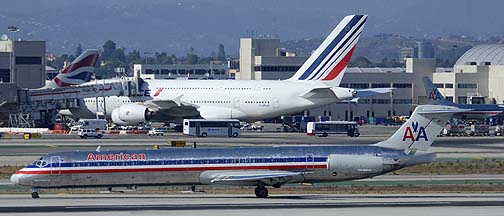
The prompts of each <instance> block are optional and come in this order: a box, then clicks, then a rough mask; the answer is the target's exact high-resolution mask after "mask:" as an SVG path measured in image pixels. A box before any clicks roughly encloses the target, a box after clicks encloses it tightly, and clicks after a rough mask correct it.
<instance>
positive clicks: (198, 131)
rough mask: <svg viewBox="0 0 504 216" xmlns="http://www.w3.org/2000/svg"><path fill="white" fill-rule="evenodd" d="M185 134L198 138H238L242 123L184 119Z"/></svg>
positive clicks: (228, 120)
mask: <svg viewBox="0 0 504 216" xmlns="http://www.w3.org/2000/svg"><path fill="white" fill-rule="evenodd" d="M183 133H184V134H185V135H189V136H198V137H206V136H228V137H237V136H239V135H240V121H238V120H237V119H213V120H208V119H184V129H183Z"/></svg>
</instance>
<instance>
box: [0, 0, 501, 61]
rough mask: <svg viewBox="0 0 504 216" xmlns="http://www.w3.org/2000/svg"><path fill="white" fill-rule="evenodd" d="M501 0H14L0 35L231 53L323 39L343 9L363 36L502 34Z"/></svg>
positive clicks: (1, 16) (58, 44) (60, 48)
mask: <svg viewBox="0 0 504 216" xmlns="http://www.w3.org/2000/svg"><path fill="white" fill-rule="evenodd" d="M502 8H504V1H486V0H482V1H474V0H472V1H470V0H442V1H441V0H423V1H422V0H419V1H408V0H381V1H376V0H357V1H336V0H332V1H331V0H320V1H317V0H313V1H305V0H255V1H251V0H250V1H249V0H186V1H180V0H179V1H171V0H142V1H136V0H85V1H77V0H15V1H6V2H3V4H2V7H1V8H0V33H6V32H7V30H6V29H7V26H9V25H16V26H18V27H19V28H20V29H21V31H20V32H19V33H16V36H15V38H21V39H22V40H46V41H47V50H48V52H51V53H71V52H73V51H74V50H75V47H76V46H77V44H79V43H80V44H82V45H83V47H84V48H100V47H101V46H102V45H103V43H104V42H105V41H106V40H113V41H115V42H116V43H117V45H118V46H119V47H124V48H126V50H127V51H128V50H133V49H137V50H140V51H142V52H153V51H158V52H167V53H169V54H171V53H174V54H177V55H184V54H185V53H187V52H189V50H191V48H194V50H195V52H196V53H197V54H200V55H209V54H211V53H212V52H216V50H217V46H218V44H219V43H222V44H224V46H225V47H226V51H227V53H228V54H233V53H237V52H238V47H239V38H240V37H247V36H250V35H255V36H264V37H267V36H269V37H273V36H278V37H279V38H280V39H281V40H283V41H285V40H293V39H305V38H323V37H325V36H326V35H327V34H328V33H329V32H330V31H331V30H332V29H333V28H334V27H335V26H336V25H337V24H338V22H339V21H340V20H341V19H342V18H343V17H344V16H345V15H348V14H368V15H369V18H368V23H367V25H366V28H365V29H364V33H363V36H371V35H376V34H380V33H392V34H401V35H407V36H415V37H437V36H447V35H465V36H472V37H476V38H487V37H490V36H498V35H504V28H502V27H503V26H504V13H502V12H501V10H502Z"/></svg>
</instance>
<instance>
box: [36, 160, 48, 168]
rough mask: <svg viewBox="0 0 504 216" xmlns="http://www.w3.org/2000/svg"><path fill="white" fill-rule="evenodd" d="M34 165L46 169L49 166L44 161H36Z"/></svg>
mask: <svg viewBox="0 0 504 216" xmlns="http://www.w3.org/2000/svg"><path fill="white" fill-rule="evenodd" d="M32 164H33V165H35V166H38V167H44V166H46V165H47V161H44V160H36V161H33V163H32Z"/></svg>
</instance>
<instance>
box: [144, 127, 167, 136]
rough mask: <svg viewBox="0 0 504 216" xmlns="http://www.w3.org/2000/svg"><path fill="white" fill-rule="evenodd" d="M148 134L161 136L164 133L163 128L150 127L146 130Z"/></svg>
mask: <svg viewBox="0 0 504 216" xmlns="http://www.w3.org/2000/svg"><path fill="white" fill-rule="evenodd" d="M147 133H148V134H149V136H163V135H164V129H162V128H152V129H151V130H149V132H147Z"/></svg>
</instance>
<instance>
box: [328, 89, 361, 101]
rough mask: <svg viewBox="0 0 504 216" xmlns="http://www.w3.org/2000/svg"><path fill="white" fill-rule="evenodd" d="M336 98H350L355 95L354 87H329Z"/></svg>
mask: <svg viewBox="0 0 504 216" xmlns="http://www.w3.org/2000/svg"><path fill="white" fill-rule="evenodd" d="M331 89H332V91H333V92H334V94H335V95H336V97H337V98H338V100H340V101H343V100H352V99H353V98H354V97H355V96H356V95H357V91H355V89H349V88H331Z"/></svg>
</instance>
